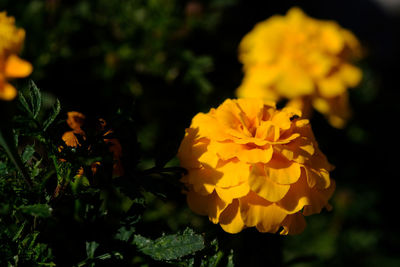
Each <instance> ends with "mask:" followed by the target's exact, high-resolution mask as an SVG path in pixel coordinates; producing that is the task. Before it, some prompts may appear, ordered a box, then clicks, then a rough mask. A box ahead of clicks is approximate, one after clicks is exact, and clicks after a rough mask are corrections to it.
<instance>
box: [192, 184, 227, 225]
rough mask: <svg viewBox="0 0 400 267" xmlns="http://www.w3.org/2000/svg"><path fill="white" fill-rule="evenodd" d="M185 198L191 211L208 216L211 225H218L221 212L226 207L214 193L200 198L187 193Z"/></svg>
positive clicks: (193, 193) (197, 195)
mask: <svg viewBox="0 0 400 267" xmlns="http://www.w3.org/2000/svg"><path fill="white" fill-rule="evenodd" d="M186 197H187V202H188V205H189V207H190V209H191V210H193V211H194V212H196V213H198V214H200V215H208V217H209V219H210V221H212V222H213V223H218V220H219V216H220V214H221V212H222V211H223V210H224V209H225V208H226V206H227V204H226V203H225V202H224V201H222V200H221V199H220V198H219V197H218V195H217V194H216V193H215V192H214V193H212V194H211V195H207V196H202V195H199V194H197V193H195V192H193V191H189V192H187V196H186Z"/></svg>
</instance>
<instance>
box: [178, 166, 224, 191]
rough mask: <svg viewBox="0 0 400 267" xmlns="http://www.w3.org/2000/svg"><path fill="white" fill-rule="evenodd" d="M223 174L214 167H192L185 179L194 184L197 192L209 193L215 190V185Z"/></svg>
mask: <svg viewBox="0 0 400 267" xmlns="http://www.w3.org/2000/svg"><path fill="white" fill-rule="evenodd" d="M223 175H224V174H223V173H221V172H218V171H216V170H215V169H213V168H199V169H191V170H190V171H189V173H188V174H187V176H186V177H185V179H186V182H187V183H189V184H191V185H193V189H194V190H195V191H196V192H197V193H199V194H201V195H208V194H211V193H212V192H213V191H214V188H215V185H216V184H217V183H218V180H219V179H221V177H222V176H223Z"/></svg>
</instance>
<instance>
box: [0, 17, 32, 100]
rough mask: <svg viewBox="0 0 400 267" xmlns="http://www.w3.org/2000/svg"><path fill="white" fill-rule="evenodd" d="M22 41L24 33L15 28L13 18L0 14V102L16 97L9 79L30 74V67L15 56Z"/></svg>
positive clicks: (15, 91)
mask: <svg viewBox="0 0 400 267" xmlns="http://www.w3.org/2000/svg"><path fill="white" fill-rule="evenodd" d="M24 39H25V31H24V30H23V29H18V28H16V27H15V20H14V18H13V17H8V16H7V14H6V12H0V100H7V101H8V100H12V99H14V98H15V96H16V95H17V90H16V89H15V88H14V86H12V85H11V84H10V83H8V80H9V79H12V78H23V77H26V76H28V75H29V74H31V72H32V65H31V64H30V63H29V62H27V61H25V60H22V59H20V58H19V57H18V56H17V54H18V53H19V52H20V50H21V48H22V44H23V42H24Z"/></svg>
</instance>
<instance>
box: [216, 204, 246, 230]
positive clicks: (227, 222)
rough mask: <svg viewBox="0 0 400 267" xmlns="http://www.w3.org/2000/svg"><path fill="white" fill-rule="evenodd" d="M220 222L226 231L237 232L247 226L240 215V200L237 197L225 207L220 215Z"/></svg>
mask: <svg viewBox="0 0 400 267" xmlns="http://www.w3.org/2000/svg"><path fill="white" fill-rule="evenodd" d="M219 223H220V225H221V227H222V229H224V231H225V232H228V233H231V234H236V233H239V232H240V231H242V229H243V228H244V227H245V225H244V222H243V220H242V216H241V215H240V210H239V201H238V200H237V199H235V200H233V202H232V203H231V204H230V205H229V206H228V207H226V208H225V209H224V211H223V212H222V213H221V215H220V219H219Z"/></svg>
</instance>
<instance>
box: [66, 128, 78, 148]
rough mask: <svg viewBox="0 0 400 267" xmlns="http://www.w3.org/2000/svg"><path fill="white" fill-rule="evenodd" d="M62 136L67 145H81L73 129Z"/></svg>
mask: <svg viewBox="0 0 400 267" xmlns="http://www.w3.org/2000/svg"><path fill="white" fill-rule="evenodd" d="M61 138H62V140H63V141H64V142H65V144H66V145H67V146H70V147H77V146H79V145H80V144H79V141H78V138H77V137H76V135H75V134H74V132H73V131H68V132H65V133H64V134H63V136H62V137H61Z"/></svg>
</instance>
